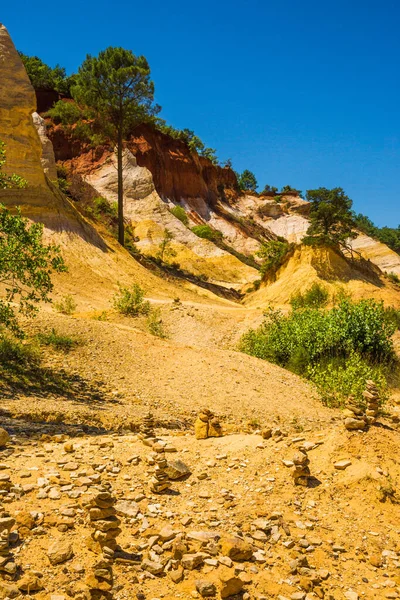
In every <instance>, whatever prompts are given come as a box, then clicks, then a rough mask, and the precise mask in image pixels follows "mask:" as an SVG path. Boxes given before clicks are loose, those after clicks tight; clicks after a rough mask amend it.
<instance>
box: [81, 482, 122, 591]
mask: <svg viewBox="0 0 400 600" xmlns="http://www.w3.org/2000/svg"><path fill="white" fill-rule="evenodd" d="M115 502H116V499H115V498H114V496H112V494H111V493H110V492H107V491H105V492H98V493H97V494H96V495H95V496H93V497H92V498H91V499H90V501H89V502H88V504H87V505H86V508H87V509H88V514H89V521H90V524H91V526H92V527H93V532H92V534H91V537H90V538H89V546H90V548H91V549H92V550H94V551H97V552H99V553H100V552H101V553H102V557H101V558H100V559H99V560H98V561H97V562H96V563H95V564H94V565H93V568H92V573H91V574H90V575H89V576H88V578H87V580H86V585H87V586H88V590H89V598H90V599H91V600H102V599H104V600H109V599H110V598H111V597H112V594H111V589H112V586H113V572H112V564H113V560H114V552H115V550H116V549H117V548H118V545H117V537H118V535H119V534H120V533H121V529H120V528H119V525H120V524H121V521H120V520H119V519H118V517H117V516H116V510H115V508H114V504H115Z"/></svg>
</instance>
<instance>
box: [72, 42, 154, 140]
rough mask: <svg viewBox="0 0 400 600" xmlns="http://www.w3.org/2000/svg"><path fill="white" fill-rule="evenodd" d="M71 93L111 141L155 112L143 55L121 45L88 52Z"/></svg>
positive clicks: (152, 85)
mask: <svg viewBox="0 0 400 600" xmlns="http://www.w3.org/2000/svg"><path fill="white" fill-rule="evenodd" d="M71 92H72V96H73V98H74V99H75V100H76V101H77V103H78V105H82V106H83V107H86V108H87V109H89V110H91V111H93V116H95V117H97V120H98V121H97V122H98V124H99V125H102V128H103V129H106V130H107V134H108V135H110V137H112V138H113V139H114V140H115V141H118V133H119V132H122V134H126V133H128V131H129V129H130V128H131V127H132V126H134V125H137V124H138V123H143V122H145V121H146V119H147V118H148V117H149V116H151V115H154V114H155V113H157V112H158V111H159V107H158V106H156V105H154V83H153V82H152V81H151V79H150V67H149V64H148V62H147V60H146V58H145V57H144V56H135V55H134V54H133V52H131V51H130V50H125V49H124V48H114V47H109V48H107V49H106V50H103V51H102V52H100V53H99V55H98V56H97V57H95V56H90V55H88V56H87V57H86V59H85V60H84V62H83V63H82V65H81V66H80V67H79V71H78V73H77V75H76V79H75V83H74V86H73V87H72V90H71Z"/></svg>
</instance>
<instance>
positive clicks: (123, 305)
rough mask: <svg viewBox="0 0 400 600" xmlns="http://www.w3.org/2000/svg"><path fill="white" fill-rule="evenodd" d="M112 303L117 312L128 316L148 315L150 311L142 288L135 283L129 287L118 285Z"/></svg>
mask: <svg viewBox="0 0 400 600" xmlns="http://www.w3.org/2000/svg"><path fill="white" fill-rule="evenodd" d="M113 305H114V308H115V309H116V310H117V311H118V312H119V313H121V314H122V315H127V316H129V317H137V316H139V315H148V314H149V312H150V302H147V301H145V300H144V290H143V289H142V288H141V287H140V285H138V284H137V283H134V284H133V286H132V287H130V288H127V287H122V286H120V287H119V291H118V292H117V294H115V296H114V300H113Z"/></svg>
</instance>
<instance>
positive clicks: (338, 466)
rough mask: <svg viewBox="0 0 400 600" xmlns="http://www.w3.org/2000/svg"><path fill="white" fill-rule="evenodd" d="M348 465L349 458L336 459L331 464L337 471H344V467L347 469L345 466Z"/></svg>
mask: <svg viewBox="0 0 400 600" xmlns="http://www.w3.org/2000/svg"><path fill="white" fill-rule="evenodd" d="M350 465H351V460H338V461H337V462H335V463H334V465H333V466H334V467H335V469H337V470H338V471H344V470H345V469H347V467H350Z"/></svg>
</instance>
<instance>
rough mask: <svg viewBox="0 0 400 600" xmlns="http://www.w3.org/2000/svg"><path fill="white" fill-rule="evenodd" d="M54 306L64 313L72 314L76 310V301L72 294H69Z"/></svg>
mask: <svg viewBox="0 0 400 600" xmlns="http://www.w3.org/2000/svg"><path fill="white" fill-rule="evenodd" d="M54 308H55V309H56V311H57V312H59V313H62V314H63V315H72V314H73V313H74V312H75V311H76V302H75V300H74V299H73V297H72V296H71V295H70V294H67V295H66V296H64V297H63V298H61V300H59V301H58V302H55V303H54Z"/></svg>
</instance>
